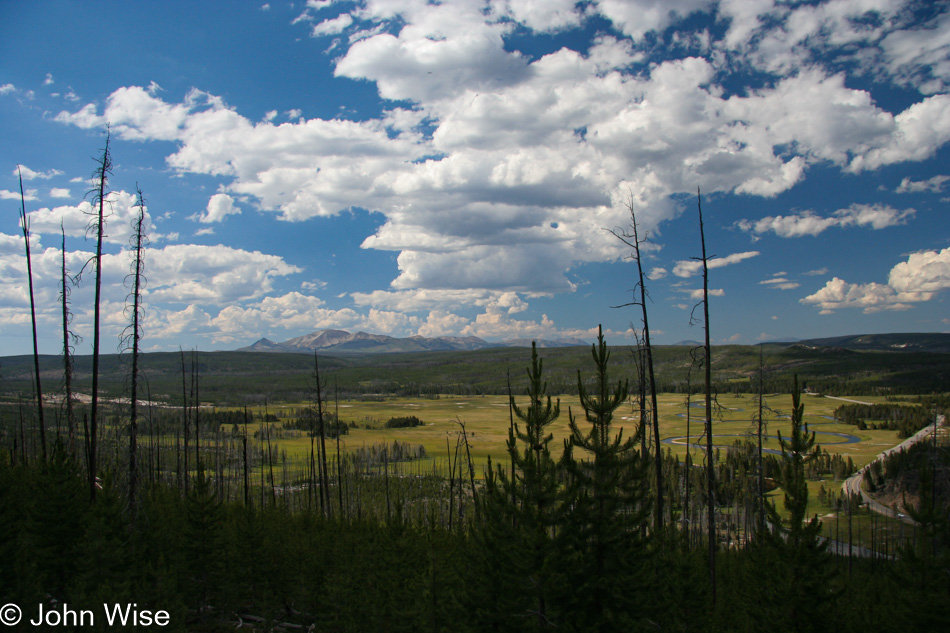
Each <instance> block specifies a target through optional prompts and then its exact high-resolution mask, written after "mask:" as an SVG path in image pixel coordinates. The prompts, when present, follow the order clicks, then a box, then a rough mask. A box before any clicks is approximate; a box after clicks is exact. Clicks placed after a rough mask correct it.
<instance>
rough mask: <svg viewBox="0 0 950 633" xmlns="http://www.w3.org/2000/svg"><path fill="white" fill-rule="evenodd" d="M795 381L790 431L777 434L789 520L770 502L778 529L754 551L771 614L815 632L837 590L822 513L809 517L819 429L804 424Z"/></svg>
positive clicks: (786, 626)
mask: <svg viewBox="0 0 950 633" xmlns="http://www.w3.org/2000/svg"><path fill="white" fill-rule="evenodd" d="M793 385H794V386H793V388H792V420H791V422H792V429H791V433H790V435H789V437H788V438H785V437H783V436H782V434H781V433H779V434H778V441H779V444H780V445H781V448H782V461H781V468H780V471H779V475H778V483H779V485H781V487H782V490H784V492H785V497H784V502H785V510H786V511H787V512H788V518H787V519H786V520H785V521H784V525H783V521H782V518H781V517H780V516H779V513H778V510H777V509H776V508H775V506H774V505H770V506H769V508H768V515H769V522H770V524H771V525H772V528H773V530H774V533H773V535H772V538H770V539H768V541H767V544H766V545H765V547H764V548H763V550H759V551H758V552H756V554H758V555H760V558H759V562H760V564H762V565H763V566H764V567H766V568H767V573H766V569H761V570H760V572H761V573H762V576H763V578H764V579H765V580H764V582H763V587H771V589H772V592H771V596H772V599H773V600H774V601H775V604H774V607H775V608H776V609H777V610H778V612H777V613H774V614H772V617H774V618H775V619H776V620H777V621H779V622H781V623H782V624H781V626H780V627H779V628H780V629H782V630H787V631H815V630H820V629H822V628H824V627H826V626H827V623H828V621H829V618H831V617H832V615H833V605H834V601H835V598H836V597H837V595H838V593H839V591H838V590H837V588H836V584H837V583H836V582H835V568H834V567H832V565H831V563H832V561H831V559H830V558H829V556H828V554H827V553H826V552H825V549H826V548H827V541H823V540H821V538H820V533H821V521H819V520H818V517H814V518H812V519H810V520H807V519H806V517H805V514H806V509H807V507H808V482H807V481H806V478H805V465H806V464H807V463H808V462H810V461H811V460H812V459H814V458H815V457H816V456H817V455H818V451H817V448H818V447H817V446H816V444H815V433H814V432H811V433H809V432H808V429H807V426H806V425H805V422H804V415H805V406H804V405H803V404H802V403H801V393H800V391H799V389H798V377H797V376H796V377H795V380H794V383H793ZM762 554H765V556H761V555H762ZM770 602H771V601H770ZM762 606H765V605H762ZM765 617H769V616H765ZM770 621H771V620H770Z"/></svg>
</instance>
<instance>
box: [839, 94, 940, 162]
mask: <svg viewBox="0 0 950 633" xmlns="http://www.w3.org/2000/svg"><path fill="white" fill-rule="evenodd" d="M948 140H950V95H947V94H941V95H934V96H932V97H927V98H926V99H924V100H923V101H921V102H920V103H915V104H913V105H912V106H910V107H909V108H907V109H906V110H904V111H903V112H901V113H900V114H898V115H897V116H895V117H894V130H893V132H892V133H891V134H889V135H887V136H886V137H884V138H882V139H880V140H879V141H878V142H876V143H874V144H873V145H872V146H870V147H868V148H867V149H865V150H864V151H861V152H860V153H858V154H857V155H856V156H855V157H854V158H853V159H852V160H851V163H850V164H849V166H848V169H849V170H851V171H854V172H860V171H864V170H867V169H877V168H878V167H881V166H883V165H891V164H893V163H900V162H904V161H909V160H914V161H919V160H925V159H927V158H930V157H931V156H933V155H934V154H935V153H936V151H937V149H938V148H939V147H941V146H943V145H945V144H946V143H947V141H948Z"/></svg>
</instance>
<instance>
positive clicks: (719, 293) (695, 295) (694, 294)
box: [684, 288, 726, 307]
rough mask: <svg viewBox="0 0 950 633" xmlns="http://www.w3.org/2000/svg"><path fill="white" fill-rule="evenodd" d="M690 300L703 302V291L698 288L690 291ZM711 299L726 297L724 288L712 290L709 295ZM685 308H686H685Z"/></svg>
mask: <svg viewBox="0 0 950 633" xmlns="http://www.w3.org/2000/svg"><path fill="white" fill-rule="evenodd" d="M688 292H689V298H690V299H692V300H693V301H702V300H703V289H702V288H696V289H695V290H689V291H688ZM707 294H708V295H709V296H710V297H724V296H725V295H726V291H725V290H723V289H722V288H710V289H709V291H708V293H707ZM684 307H685V306H684Z"/></svg>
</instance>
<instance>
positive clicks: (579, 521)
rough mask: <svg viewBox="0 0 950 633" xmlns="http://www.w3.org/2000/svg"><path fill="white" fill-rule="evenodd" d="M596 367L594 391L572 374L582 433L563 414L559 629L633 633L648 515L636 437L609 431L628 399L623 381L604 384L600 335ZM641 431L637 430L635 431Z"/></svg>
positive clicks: (641, 603) (638, 621) (641, 599)
mask: <svg viewBox="0 0 950 633" xmlns="http://www.w3.org/2000/svg"><path fill="white" fill-rule="evenodd" d="M591 355H592V356H593V360H594V366H595V368H596V378H595V381H594V385H593V390H592V391H588V389H587V387H585V385H584V381H583V380H582V379H581V375H580V372H578V376H577V389H578V394H579V396H580V401H581V407H582V408H583V409H584V416H585V419H586V422H587V423H588V424H589V428H584V429H582V428H581V426H580V425H579V424H578V419H577V418H575V417H574V415H573V414H570V420H569V426H570V433H571V434H570V437H569V438H568V439H567V440H565V453H564V457H563V464H564V467H565V470H566V473H567V475H568V482H569V483H568V485H567V488H566V490H565V493H566V499H565V504H564V506H565V508H566V509H567V510H566V516H565V519H564V528H563V531H562V534H561V535H560V537H559V542H560V543H561V544H562V547H561V551H562V552H565V554H564V557H563V558H562V563H563V568H564V575H565V577H566V578H567V579H568V584H569V589H568V593H567V594H566V595H565V596H564V599H563V604H564V607H565V608H566V611H567V612H568V613H569V614H570V615H569V616H566V617H565V620H568V619H570V620H571V621H566V622H565V624H567V627H566V628H569V629H572V630H583V631H604V632H607V631H633V630H638V629H641V628H649V627H646V626H645V620H646V617H647V615H648V614H649V611H650V608H649V607H650V605H649V601H648V600H647V599H646V595H647V594H646V592H645V591H643V590H644V589H645V588H646V581H647V575H646V574H645V557H646V554H647V544H646V540H645V537H644V536H642V531H641V530H640V527H641V525H643V524H645V523H646V521H647V518H648V517H649V512H650V504H649V502H648V500H647V499H646V498H644V495H643V487H642V486H641V482H642V480H643V478H644V477H645V473H644V468H643V466H644V465H643V463H642V462H641V458H640V454H639V451H638V446H637V442H638V437H637V434H636V433H634V434H631V435H630V436H628V437H627V438H624V437H623V430H622V429H620V430H616V429H615V428H614V426H613V415H614V412H615V411H616V410H617V409H618V408H619V407H620V406H622V405H623V404H624V402H626V400H627V396H628V395H629V386H628V384H627V383H626V382H623V383H621V382H620V381H619V380H618V381H617V383H616V385H615V386H611V384H610V379H609V377H608V373H607V364H608V361H609V358H610V353H609V352H608V351H607V344H606V342H605V341H604V336H603V332H602V331H599V332H598V336H597V344H596V345H594V346H592V350H591ZM642 432H643V429H642V428H640V429H638V433H642Z"/></svg>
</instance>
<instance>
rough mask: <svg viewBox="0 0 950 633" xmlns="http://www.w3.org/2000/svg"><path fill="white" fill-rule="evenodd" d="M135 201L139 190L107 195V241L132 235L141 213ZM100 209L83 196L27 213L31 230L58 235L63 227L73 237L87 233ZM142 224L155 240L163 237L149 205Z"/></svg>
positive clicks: (122, 241) (126, 240)
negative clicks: (67, 202) (82, 198)
mask: <svg viewBox="0 0 950 633" xmlns="http://www.w3.org/2000/svg"><path fill="white" fill-rule="evenodd" d="M135 203H136V196H135V194H132V193H129V192H127V191H113V192H111V193H109V194H108V195H107V196H106V204H105V207H104V212H105V226H106V230H105V233H104V235H103V240H104V241H105V242H108V243H110V244H120V245H125V244H128V243H129V238H131V237H132V233H133V230H132V222H133V220H134V219H135V218H136V217H137V216H138V209H137V208H136V207H135ZM97 213H98V208H97V207H96V206H94V205H93V204H92V203H90V202H89V201H88V200H83V201H82V202H80V203H79V204H78V205H75V206H74V205H64V206H60V207H53V208H52V209H50V208H48V207H44V208H42V209H37V210H36V211H31V212H29V213H27V216H28V217H29V219H30V230H31V231H33V232H34V233H41V234H47V233H49V234H55V235H58V234H59V233H60V230H61V228H62V230H63V231H65V232H66V235H68V236H70V237H84V236H85V235H86V231H87V228H88V227H89V226H90V223H91V221H92V220H93V219H94V218H95V217H96V216H97ZM142 228H143V231H144V233H145V234H146V235H148V236H149V237H150V238H151V239H152V240H158V239H160V238H161V237H162V235H161V234H160V233H158V232H157V231H156V230H155V224H154V222H153V221H152V217H151V215H150V214H149V213H148V207H147V206H146V209H145V219H144V221H143V223H142Z"/></svg>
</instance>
